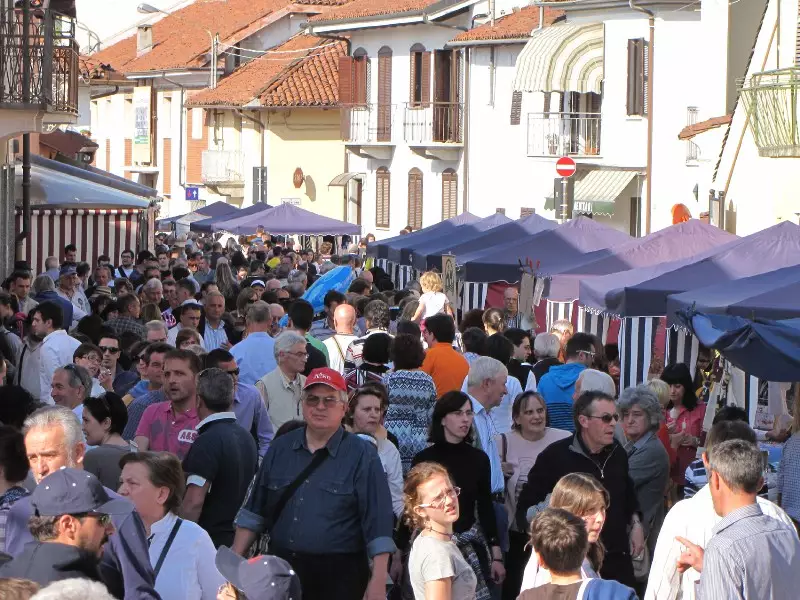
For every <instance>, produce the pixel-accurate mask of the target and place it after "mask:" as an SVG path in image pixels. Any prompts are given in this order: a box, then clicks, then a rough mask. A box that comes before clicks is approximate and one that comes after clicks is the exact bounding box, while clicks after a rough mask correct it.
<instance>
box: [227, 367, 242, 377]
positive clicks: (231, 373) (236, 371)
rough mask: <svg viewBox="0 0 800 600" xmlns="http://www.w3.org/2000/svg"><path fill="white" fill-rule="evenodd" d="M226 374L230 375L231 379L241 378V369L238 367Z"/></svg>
mask: <svg viewBox="0 0 800 600" xmlns="http://www.w3.org/2000/svg"><path fill="white" fill-rule="evenodd" d="M225 372H226V373H227V374H228V375H230V376H231V377H238V376H239V372H240V371H239V367H236V368H235V369H232V370H230V371H225Z"/></svg>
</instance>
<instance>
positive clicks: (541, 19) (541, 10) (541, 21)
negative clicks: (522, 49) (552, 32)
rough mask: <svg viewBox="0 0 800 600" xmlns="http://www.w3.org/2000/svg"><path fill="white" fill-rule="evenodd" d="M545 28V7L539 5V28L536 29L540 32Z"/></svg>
mask: <svg viewBox="0 0 800 600" xmlns="http://www.w3.org/2000/svg"><path fill="white" fill-rule="evenodd" d="M543 27H544V6H542V5H541V4H540V5H539V26H538V27H537V28H536V31H539V30H540V29H542V28H543Z"/></svg>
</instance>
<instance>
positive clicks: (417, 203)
mask: <svg viewBox="0 0 800 600" xmlns="http://www.w3.org/2000/svg"><path fill="white" fill-rule="evenodd" d="M408 225H409V226H410V227H411V228H412V229H422V172H421V171H420V170H419V169H412V170H411V171H409V173H408Z"/></svg>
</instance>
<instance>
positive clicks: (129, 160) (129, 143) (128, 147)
mask: <svg viewBox="0 0 800 600" xmlns="http://www.w3.org/2000/svg"><path fill="white" fill-rule="evenodd" d="M124 160H125V166H128V167H129V166H131V165H132V164H133V140H132V139H130V138H128V139H126V140H125V154H124ZM132 175H133V174H132V173H131V172H130V171H125V179H133V177H132Z"/></svg>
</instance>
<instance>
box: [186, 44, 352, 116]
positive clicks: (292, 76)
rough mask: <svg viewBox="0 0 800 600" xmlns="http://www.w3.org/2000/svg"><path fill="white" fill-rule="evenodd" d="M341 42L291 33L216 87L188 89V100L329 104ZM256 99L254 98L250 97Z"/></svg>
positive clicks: (194, 102)
mask: <svg viewBox="0 0 800 600" xmlns="http://www.w3.org/2000/svg"><path fill="white" fill-rule="evenodd" d="M344 54H345V45H344V43H343V42H331V41H330V40H325V39H322V38H318V37H314V36H310V35H302V34H301V35H296V36H295V37H293V38H291V39H290V40H288V41H287V42H285V43H283V44H281V45H280V46H277V47H276V48H273V49H272V50H271V53H269V54H265V55H263V56H261V57H260V58H257V59H255V60H252V61H250V62H249V63H247V64H246V65H244V66H243V67H240V68H239V69H237V70H236V71H234V72H233V73H232V74H231V75H229V76H228V77H226V78H225V79H223V80H222V81H221V82H220V83H219V85H218V86H217V87H216V88H215V89H206V90H202V91H200V92H197V93H196V94H193V95H192V97H191V99H190V100H189V101H188V102H187V104H188V105H189V106H244V105H252V104H261V105H264V106H329V105H333V104H336V102H337V101H338V83H339V73H338V59H339V56H344ZM254 101H255V102H254Z"/></svg>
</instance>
